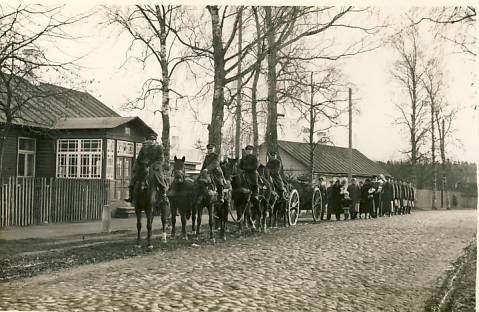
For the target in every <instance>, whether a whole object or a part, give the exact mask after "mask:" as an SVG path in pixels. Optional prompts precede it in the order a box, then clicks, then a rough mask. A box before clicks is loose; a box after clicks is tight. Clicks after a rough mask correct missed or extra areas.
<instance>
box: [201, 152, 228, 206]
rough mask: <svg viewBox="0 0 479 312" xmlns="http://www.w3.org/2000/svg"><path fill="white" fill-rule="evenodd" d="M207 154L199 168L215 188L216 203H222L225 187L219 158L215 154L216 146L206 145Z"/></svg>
mask: <svg viewBox="0 0 479 312" xmlns="http://www.w3.org/2000/svg"><path fill="white" fill-rule="evenodd" d="M206 149H207V153H206V157H205V160H204V162H203V165H202V166H201V170H202V171H205V172H206V173H208V174H209V175H210V176H211V178H212V180H213V183H214V184H215V186H216V191H217V193H218V202H219V203H223V202H224V200H223V189H224V185H225V181H224V180H225V178H224V176H223V171H222V170H221V167H220V156H219V154H218V153H216V145H215V144H213V143H210V144H208V145H206Z"/></svg>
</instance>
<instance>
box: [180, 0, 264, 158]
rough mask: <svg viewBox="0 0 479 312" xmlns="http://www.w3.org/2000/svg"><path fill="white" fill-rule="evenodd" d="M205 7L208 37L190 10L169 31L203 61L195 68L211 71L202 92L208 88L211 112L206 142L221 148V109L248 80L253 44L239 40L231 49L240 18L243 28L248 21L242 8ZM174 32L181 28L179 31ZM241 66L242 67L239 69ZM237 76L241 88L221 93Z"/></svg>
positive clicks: (223, 115) (201, 22) (223, 116)
mask: <svg viewBox="0 0 479 312" xmlns="http://www.w3.org/2000/svg"><path fill="white" fill-rule="evenodd" d="M206 8H207V11H208V13H209V20H208V22H207V23H208V24H209V25H210V26H211V28H210V29H211V33H210V34H206V33H204V32H202V31H203V28H204V27H202V26H204V25H205V23H204V20H202V19H201V18H202V17H203V15H201V17H200V20H199V21H198V20H195V19H194V16H195V14H196V15H198V14H197V12H196V13H195V12H194V11H191V10H185V13H184V14H183V16H182V18H181V19H180V20H179V21H178V23H179V24H180V25H181V26H179V27H177V29H176V30H175V29H172V31H173V32H174V33H175V35H176V38H177V39H178V41H179V42H181V43H182V44H183V45H184V46H186V47H188V48H189V49H190V51H192V52H193V53H194V54H195V55H196V56H197V58H198V59H203V60H205V61H206V65H205V64H200V63H199V62H197V63H196V65H198V66H200V67H201V68H202V69H204V70H206V71H212V72H213V81H212V82H211V83H210V82H206V83H205V82H203V83H202V84H203V85H204V86H203V88H202V89H205V90H206V91H207V92H208V91H210V90H209V87H210V86H211V85H212V90H211V91H212V93H213V96H212V103H211V106H212V112H211V122H210V124H209V125H208V132H209V135H208V137H209V138H208V141H209V142H210V143H215V144H216V146H218V148H219V149H221V144H222V126H223V124H224V120H225V110H224V108H225V106H229V105H230V103H232V102H233V101H234V100H235V99H236V97H237V96H238V95H239V94H240V92H241V89H242V87H243V86H245V85H246V84H247V83H248V82H249V81H250V79H251V77H252V73H253V69H254V68H255V63H254V61H252V57H251V50H252V48H254V47H255V42H254V41H249V42H246V40H242V47H241V49H239V50H236V51H235V50H234V49H233V48H234V46H235V45H234V42H235V38H236V37H237V33H238V29H239V23H240V19H241V21H242V23H243V27H245V26H244V25H245V24H246V23H247V22H248V20H250V19H251V18H250V17H251V12H248V14H246V16H245V12H246V11H245V10H244V8H242V7H228V6H224V7H220V6H217V5H211V6H207V7H206ZM240 11H241V12H242V14H241V15H240V14H238V13H239V12H240ZM178 29H181V32H180V31H179V30H178ZM245 33H246V32H245ZM243 38H244V37H243ZM244 39H246V38H244ZM232 51H234V52H232ZM262 55H263V53H262ZM248 56H249V57H248ZM240 63H241V64H242V66H241V70H240V71H238V70H237V69H238V66H239V64H240ZM243 65H245V66H244V67H243ZM240 77H242V78H244V77H246V78H245V79H243V80H242V82H241V86H240V87H237V88H236V89H237V90H236V93H228V94H227V95H226V94H225V91H231V90H230V89H229V88H228V85H230V84H231V83H233V82H238V79H239V78H240ZM206 86H208V87H206Z"/></svg>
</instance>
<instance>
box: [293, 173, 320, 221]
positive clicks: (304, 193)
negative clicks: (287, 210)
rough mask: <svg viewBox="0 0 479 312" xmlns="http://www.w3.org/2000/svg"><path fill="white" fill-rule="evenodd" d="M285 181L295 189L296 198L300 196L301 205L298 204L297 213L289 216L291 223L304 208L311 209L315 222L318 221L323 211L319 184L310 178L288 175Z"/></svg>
mask: <svg viewBox="0 0 479 312" xmlns="http://www.w3.org/2000/svg"><path fill="white" fill-rule="evenodd" d="M287 181H288V184H290V185H292V187H293V189H294V190H295V191H296V193H297V195H295V196H298V198H299V197H301V205H299V208H300V209H299V212H298V215H297V216H293V217H292V218H291V220H292V222H291V224H292V225H294V224H296V221H297V219H298V217H299V213H301V211H305V210H311V215H312V217H313V220H314V221H315V222H318V221H320V220H321V218H322V215H324V213H325V211H324V203H323V196H322V194H321V189H320V186H319V185H317V184H313V183H311V180H310V179H308V178H303V177H298V178H294V177H288V179H287Z"/></svg>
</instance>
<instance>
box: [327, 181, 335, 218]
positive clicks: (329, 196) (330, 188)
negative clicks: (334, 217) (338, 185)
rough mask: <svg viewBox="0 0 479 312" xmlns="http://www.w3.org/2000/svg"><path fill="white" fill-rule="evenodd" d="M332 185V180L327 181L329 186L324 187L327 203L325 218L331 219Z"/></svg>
mask: <svg viewBox="0 0 479 312" xmlns="http://www.w3.org/2000/svg"><path fill="white" fill-rule="evenodd" d="M333 186H334V180H331V181H329V186H328V188H327V189H326V198H327V203H328V206H327V215H326V220H331V213H332V212H333Z"/></svg>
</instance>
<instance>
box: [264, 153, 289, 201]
mask: <svg viewBox="0 0 479 312" xmlns="http://www.w3.org/2000/svg"><path fill="white" fill-rule="evenodd" d="M266 168H268V170H269V173H270V176H271V178H272V179H273V186H274V188H275V190H276V192H277V193H278V195H279V196H280V198H284V197H285V196H286V193H287V192H286V187H285V185H284V182H283V178H282V172H283V164H282V163H281V159H279V157H278V154H277V153H275V152H270V153H268V162H267V163H266Z"/></svg>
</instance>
